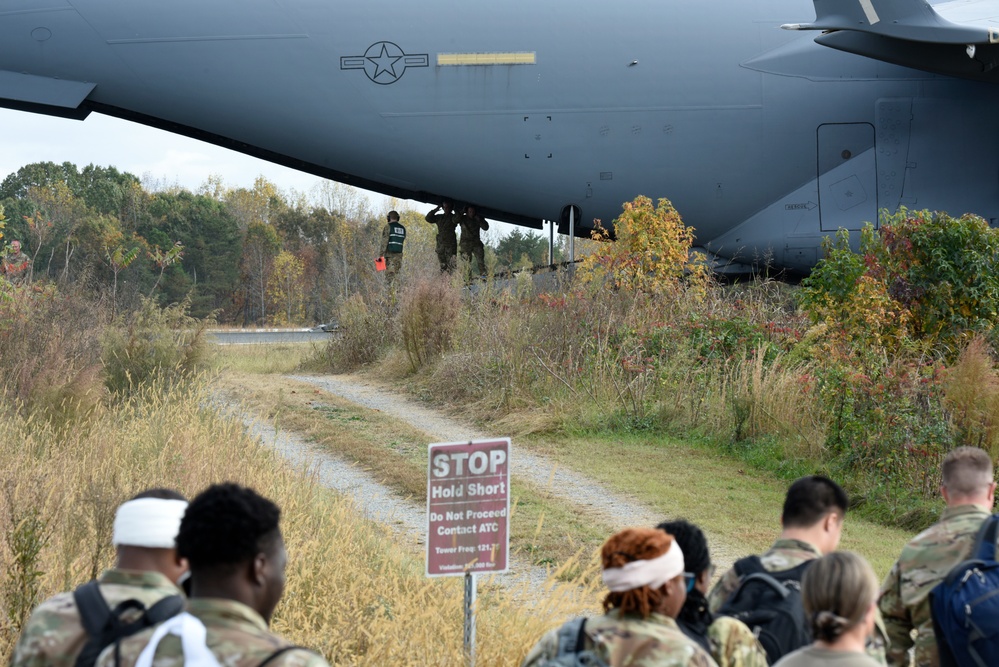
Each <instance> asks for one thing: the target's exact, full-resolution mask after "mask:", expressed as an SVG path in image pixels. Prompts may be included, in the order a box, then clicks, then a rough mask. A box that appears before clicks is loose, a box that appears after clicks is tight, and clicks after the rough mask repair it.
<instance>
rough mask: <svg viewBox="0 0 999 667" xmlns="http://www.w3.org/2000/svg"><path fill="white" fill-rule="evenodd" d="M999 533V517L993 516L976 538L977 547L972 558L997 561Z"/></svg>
mask: <svg viewBox="0 0 999 667" xmlns="http://www.w3.org/2000/svg"><path fill="white" fill-rule="evenodd" d="M997 533H999V515H997V514H993V515H991V516H990V517H989V518H988V519H986V520H985V522H984V523H983V524H982V527H981V528H980V529H979V531H978V535H977V537H975V547H974V549H972V550H971V553H972V556H971V557H972V558H977V559H978V560H996V537H997Z"/></svg>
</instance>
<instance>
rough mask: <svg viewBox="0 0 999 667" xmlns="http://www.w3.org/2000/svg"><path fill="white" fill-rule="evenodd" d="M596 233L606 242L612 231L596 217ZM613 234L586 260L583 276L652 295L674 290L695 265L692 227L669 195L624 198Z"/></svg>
mask: <svg viewBox="0 0 999 667" xmlns="http://www.w3.org/2000/svg"><path fill="white" fill-rule="evenodd" d="M593 237H594V240H598V241H606V240H609V239H610V232H609V231H608V230H607V229H605V228H603V227H602V226H600V222H599V221H597V226H596V229H595V231H594V233H593ZM614 237H615V242H614V243H605V244H601V245H600V246H598V247H597V248H596V250H594V251H593V252H592V253H591V254H589V255H587V256H586V257H585V258H584V259H583V262H582V266H581V268H580V275H581V277H582V279H583V280H584V281H586V282H590V283H594V282H595V283H598V284H601V285H606V286H609V287H612V288H615V289H629V290H633V291H636V292H644V293H649V294H652V293H660V292H669V291H672V290H675V289H676V288H677V286H678V285H679V282H680V279H681V278H682V277H683V275H684V274H685V272H687V271H689V270H691V269H694V270H696V267H695V266H693V265H692V264H691V262H690V250H691V247H692V246H693V243H694V230H693V228H691V227H687V226H686V225H684V224H683V220H682V219H681V218H680V214H679V213H677V211H676V209H675V208H673V204H671V203H670V201H669V200H668V199H660V200H659V202H658V204H653V203H652V200H651V199H649V198H648V197H644V196H640V197H637V198H636V199H635V200H634V201H630V202H627V203H625V204H624V211H623V212H622V213H621V215H620V216H618V218H617V219H616V220H615V221H614Z"/></svg>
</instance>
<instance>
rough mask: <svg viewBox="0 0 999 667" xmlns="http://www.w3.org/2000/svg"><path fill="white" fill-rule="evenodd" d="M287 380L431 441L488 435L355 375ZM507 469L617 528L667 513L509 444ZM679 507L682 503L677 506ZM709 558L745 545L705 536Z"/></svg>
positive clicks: (740, 552) (729, 555)
mask: <svg viewBox="0 0 999 667" xmlns="http://www.w3.org/2000/svg"><path fill="white" fill-rule="evenodd" d="M287 377H289V379H292V380H295V381H298V382H305V383H308V384H311V385H313V386H315V387H318V388H320V389H322V390H323V391H327V392H329V393H331V394H334V395H336V396H339V397H340V398H342V399H345V400H347V401H350V402H352V403H356V404H358V405H361V406H363V407H366V408H371V409H374V410H379V411H381V412H383V413H385V414H387V415H389V416H392V417H394V418H396V419H399V420H401V421H404V422H406V423H408V424H410V425H411V426H413V427H415V428H418V429H420V430H421V431H424V432H425V433H426V434H427V435H428V436H429V437H430V438H432V439H433V440H432V441H437V442H460V441H462V440H475V439H481V438H488V437H494V436H495V435H496V434H490V433H485V432H483V431H481V430H478V429H476V428H474V427H473V426H471V425H469V424H465V423H462V422H460V421H458V420H456V419H454V418H451V417H448V416H446V415H444V414H442V413H440V412H438V411H436V410H433V409H431V408H427V407H425V406H423V405H420V404H419V403H417V402H416V401H414V400H412V399H409V398H407V397H405V396H401V395H399V394H398V393H397V392H395V391H393V390H392V389H391V388H390V387H388V386H385V385H381V384H377V383H374V382H372V381H371V380H369V379H367V378H362V377H360V376H357V375H336V376H308V375H293V376H287ZM511 459H512V460H511V467H512V474H514V475H516V476H517V477H518V478H519V479H520V480H523V481H527V482H528V483H530V484H531V485H533V486H535V487H536V488H537V489H538V490H539V491H542V492H543V493H545V494H546V495H550V496H553V497H555V498H558V499H559V500H561V501H563V502H565V503H567V504H570V505H572V506H574V507H576V508H578V509H579V511H580V512H582V513H584V514H586V515H587V516H590V517H592V518H594V519H596V520H598V521H601V522H602V523H604V524H606V525H608V526H610V527H611V529H612V530H619V529H621V528H626V527H628V526H654V525H656V524H657V523H659V522H660V521H663V520H664V519H666V518H667V517H664V516H663V514H662V512H660V511H658V510H655V509H653V508H651V507H649V506H647V505H645V504H642V503H640V502H638V501H636V500H634V499H631V498H628V497H626V496H623V495H621V494H620V493H617V492H616V491H612V490H610V489H608V488H607V487H606V486H605V485H603V484H601V483H599V482H597V481H595V480H593V479H591V478H589V477H587V476H586V475H583V474H581V473H578V472H575V471H573V470H567V469H566V468H564V467H559V466H558V465H557V464H556V463H554V462H553V461H550V460H548V459H547V458H545V457H543V456H539V455H537V454H534V453H531V452H529V451H526V450H525V449H524V448H515V449H514V451H513V456H512V457H511ZM677 509H678V510H681V511H682V509H683V508H677ZM708 537H709V540H710V545H711V555H712V560H713V561H714V562H715V563H717V564H718V566H719V571H724V569H727V568H728V567H729V565H731V563H732V562H733V561H735V560H736V559H737V558H740V557H741V556H744V555H746V550H745V547H736V546H735V545H733V544H732V543H731V542H729V541H728V540H726V539H725V538H724V537H723V536H721V535H718V534H716V533H712V534H709V535H708Z"/></svg>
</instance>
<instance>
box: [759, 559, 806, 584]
mask: <svg viewBox="0 0 999 667" xmlns="http://www.w3.org/2000/svg"><path fill="white" fill-rule="evenodd" d="M814 562H815V561H814V560H806V561H804V562H802V563H798V564H797V565H795V566H794V567H792V568H791V569H789V570H780V571H778V572H768V573H767V574H769V575H770V576H771V577H773V578H774V579H776V580H777V581H797V582H799V583H800V582H801V578H802V577H803V576H805V570H807V569H808V568H809V567H811V566H812V563H814Z"/></svg>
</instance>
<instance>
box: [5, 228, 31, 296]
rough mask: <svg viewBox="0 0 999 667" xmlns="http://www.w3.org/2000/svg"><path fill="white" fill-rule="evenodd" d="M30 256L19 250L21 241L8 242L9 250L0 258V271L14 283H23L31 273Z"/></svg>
mask: <svg viewBox="0 0 999 667" xmlns="http://www.w3.org/2000/svg"><path fill="white" fill-rule="evenodd" d="M30 268H31V258H30V257H28V256H27V255H26V254H24V253H23V252H22V251H21V242H20V241H18V240H17V239H15V240H13V241H11V242H10V251H9V252H7V253H6V254H5V255H4V256H3V257H2V258H0V273H3V274H4V275H6V276H7V280H9V281H10V282H12V283H14V284H15V285H21V284H23V283H24V282H25V281H26V280H27V279H28V275H29V274H30V273H31V271H29V269H30Z"/></svg>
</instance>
